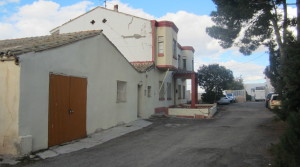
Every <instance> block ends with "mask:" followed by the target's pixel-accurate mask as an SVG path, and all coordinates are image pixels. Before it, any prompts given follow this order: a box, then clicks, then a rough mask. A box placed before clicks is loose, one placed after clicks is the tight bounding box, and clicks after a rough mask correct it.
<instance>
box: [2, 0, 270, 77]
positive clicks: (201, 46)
mask: <svg viewBox="0 0 300 167" xmlns="http://www.w3.org/2000/svg"><path fill="white" fill-rule="evenodd" d="M115 4H118V5H119V11H121V12H125V13H129V14H132V15H136V16H140V17H144V18H147V19H156V20H170V21H173V22H174V23H175V24H176V25H177V27H178V28H179V33H178V42H179V43H180V44H181V45H191V46H193V47H194V48H195V50H196V52H195V69H198V68H199V67H200V66H202V65H203V64H205V65H208V64H213V63H219V64H221V65H223V66H225V67H227V68H229V69H231V70H232V71H233V73H234V75H235V77H239V76H242V77H243V79H244V82H245V83H262V82H265V80H264V75H263V70H264V68H265V66H267V65H268V64H269V59H268V53H266V51H267V50H266V49H265V48H260V49H259V50H258V51H256V52H255V53H254V54H253V55H251V56H243V55H242V54H240V53H239V52H238V49H237V48H231V49H227V50H224V49H222V48H221V47H220V46H219V45H218V41H217V40H215V39H213V38H211V37H209V36H208V35H207V34H206V33H205V29H206V27H209V26H211V25H212V24H213V22H212V21H211V20H210V17H209V14H210V12H211V11H212V10H215V5H214V4H213V3H212V1H211V0H201V1H199V0H185V1H182V0H181V1H179V0H151V1H141V0H138V1H137V0H113V1H106V6H107V8H110V9H112V8H113V5H115ZM104 5H105V3H104V0H86V1H80V0H65V1H62V0H60V1H59V0H52V1H50V0H49V1H48V0H36V1H35V0H0V40H2V39H11V38H21V37H28V36H40V35H48V34H49V31H50V30H51V29H53V28H55V27H57V26H59V25H61V24H62V23H64V22H66V21H68V20H70V19H72V18H75V17H77V16H78V15H81V14H83V13H85V12H86V11H88V10H90V9H92V8H94V7H96V6H104Z"/></svg>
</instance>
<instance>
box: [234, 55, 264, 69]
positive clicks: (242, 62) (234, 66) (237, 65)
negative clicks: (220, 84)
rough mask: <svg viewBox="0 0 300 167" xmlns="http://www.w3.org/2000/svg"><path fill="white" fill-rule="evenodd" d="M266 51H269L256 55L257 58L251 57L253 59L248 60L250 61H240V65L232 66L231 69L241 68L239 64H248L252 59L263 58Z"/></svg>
mask: <svg viewBox="0 0 300 167" xmlns="http://www.w3.org/2000/svg"><path fill="white" fill-rule="evenodd" d="M266 53H267V52H264V53H262V54H261V55H259V56H257V57H255V58H253V59H251V60H248V61H246V62H242V63H240V64H238V65H236V66H233V68H230V69H235V68H240V67H237V66H241V65H243V64H247V63H249V62H252V61H254V60H256V59H258V58H261V57H262V56H264V55H265V54H266Z"/></svg>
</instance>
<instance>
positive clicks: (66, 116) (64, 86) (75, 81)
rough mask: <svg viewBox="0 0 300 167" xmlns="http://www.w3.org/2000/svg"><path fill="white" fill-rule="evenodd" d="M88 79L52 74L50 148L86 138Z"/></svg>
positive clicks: (49, 124) (50, 89) (49, 123)
mask: <svg viewBox="0 0 300 167" xmlns="http://www.w3.org/2000/svg"><path fill="white" fill-rule="evenodd" d="M86 92H87V79H86V78H78V77H71V76H62V75H55V74H50V88H49V122H48V146H49V147H50V146H54V145H58V144H61V143H64V142H68V141H71V140H74V139H79V138H83V137H85V136H86V99H87V93H86Z"/></svg>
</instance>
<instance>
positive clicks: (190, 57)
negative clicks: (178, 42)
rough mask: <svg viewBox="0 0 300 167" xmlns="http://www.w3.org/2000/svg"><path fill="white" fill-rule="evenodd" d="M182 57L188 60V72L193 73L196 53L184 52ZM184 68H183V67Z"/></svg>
mask: <svg viewBox="0 0 300 167" xmlns="http://www.w3.org/2000/svg"><path fill="white" fill-rule="evenodd" d="M181 53H182V57H183V59H186V70H187V71H193V66H194V64H193V60H194V53H193V51H191V50H182V51H181ZM182 68H183V66H182Z"/></svg>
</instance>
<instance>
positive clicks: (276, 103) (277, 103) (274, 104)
mask: <svg viewBox="0 0 300 167" xmlns="http://www.w3.org/2000/svg"><path fill="white" fill-rule="evenodd" d="M269 108H270V109H275V108H281V98H280V96H279V95H278V94H272V95H271V98H270V100H269Z"/></svg>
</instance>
